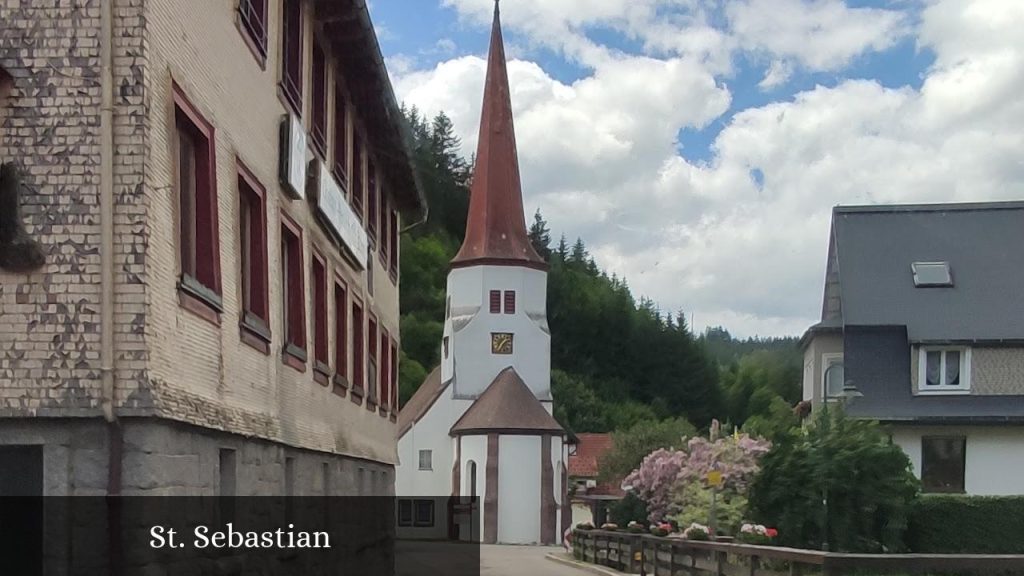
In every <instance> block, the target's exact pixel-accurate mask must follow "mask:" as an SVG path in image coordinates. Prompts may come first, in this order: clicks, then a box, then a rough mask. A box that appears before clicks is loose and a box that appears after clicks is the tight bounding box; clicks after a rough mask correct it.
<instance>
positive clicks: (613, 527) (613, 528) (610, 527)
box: [601, 522, 619, 532]
mask: <svg viewBox="0 0 1024 576" xmlns="http://www.w3.org/2000/svg"><path fill="white" fill-rule="evenodd" d="M601 530H606V531H608V532H617V531H618V530H619V525H618V524H615V523H614V522H605V523H604V524H601Z"/></svg>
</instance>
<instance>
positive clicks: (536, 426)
mask: <svg viewBox="0 0 1024 576" xmlns="http://www.w3.org/2000/svg"><path fill="white" fill-rule="evenodd" d="M488 432H497V433H501V434H543V433H551V434H559V435H561V434H565V430H564V429H563V428H562V427H561V426H560V425H559V424H558V422H556V421H555V419H554V418H553V417H552V416H551V414H548V411H547V410H545V409H544V406H543V405H541V403H540V400H537V397H536V396H534V395H533V392H531V391H530V388H529V387H528V386H527V385H526V383H525V382H523V379H522V378H520V377H519V374H518V373H517V372H516V370H515V368H512V367H511V366H509V367H508V368H505V369H504V370H502V371H501V372H499V373H498V375H497V376H495V377H494V380H493V381H492V382H491V384H490V385H489V386H488V387H487V389H486V390H484V393H483V394H481V395H480V396H479V397H478V398H477V399H476V401H475V402H473V405H472V406H470V407H469V410H466V413H465V414H463V415H462V418H459V420H458V422H456V423H455V425H454V426H452V429H451V435H452V436H457V435H460V434H486V433H488Z"/></svg>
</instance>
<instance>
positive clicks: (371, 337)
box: [366, 316, 380, 407]
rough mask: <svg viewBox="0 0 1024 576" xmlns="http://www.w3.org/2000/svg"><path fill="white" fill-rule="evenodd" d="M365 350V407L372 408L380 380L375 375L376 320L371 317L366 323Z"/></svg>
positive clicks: (376, 399)
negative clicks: (366, 360)
mask: <svg viewBox="0 0 1024 576" xmlns="http://www.w3.org/2000/svg"><path fill="white" fill-rule="evenodd" d="M366 350H367V354H366V356H367V359H368V362H367V363H366V371H367V376H368V377H367V381H366V387H367V390H366V396H367V400H368V402H367V403H366V405H367V406H369V407H373V406H374V405H376V404H377V401H378V398H379V397H380V396H379V395H378V390H377V386H378V385H379V383H380V378H379V376H378V375H377V366H378V365H377V319H376V318H374V317H373V316H370V320H369V322H367V328H366Z"/></svg>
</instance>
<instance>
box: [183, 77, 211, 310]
mask: <svg viewBox="0 0 1024 576" xmlns="http://www.w3.org/2000/svg"><path fill="white" fill-rule="evenodd" d="M174 107H175V109H174V127H175V139H174V150H175V156H176V158H175V160H176V162H177V174H176V179H175V184H176V186H177V192H178V208H179V211H178V230H179V255H180V258H181V287H182V289H183V290H185V291H186V292H187V293H188V294H189V295H190V296H192V297H194V298H197V299H199V300H200V301H202V302H203V303H205V304H206V305H208V306H210V307H211V308H214V309H215V310H217V311H218V312H219V311H220V309H221V291H220V290H221V285H220V258H219V254H220V248H219V245H220V239H219V235H218V232H217V224H218V222H217V180H216V165H217V162H216V158H215V157H214V130H213V126H212V125H211V124H210V123H209V122H207V121H206V120H205V119H204V118H203V117H202V116H201V115H200V114H199V112H198V111H197V110H196V109H195V108H194V107H193V106H192V105H191V104H190V103H189V102H188V100H187V99H186V98H185V95H184V94H183V93H182V92H181V90H180V89H179V88H178V86H177V85H175V86H174Z"/></svg>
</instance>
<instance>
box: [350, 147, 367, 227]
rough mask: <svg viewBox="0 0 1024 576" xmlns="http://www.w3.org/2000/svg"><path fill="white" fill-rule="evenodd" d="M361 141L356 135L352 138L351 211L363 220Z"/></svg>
mask: <svg viewBox="0 0 1024 576" xmlns="http://www.w3.org/2000/svg"><path fill="white" fill-rule="evenodd" d="M364 192H365V191H364V190H363V140H362V137H360V136H359V134H358V133H357V134H356V135H355V136H353V138H352V190H351V191H350V193H351V196H350V198H351V201H352V209H353V210H355V212H356V215H357V216H359V219H360V220H362V219H363V194H364Z"/></svg>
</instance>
